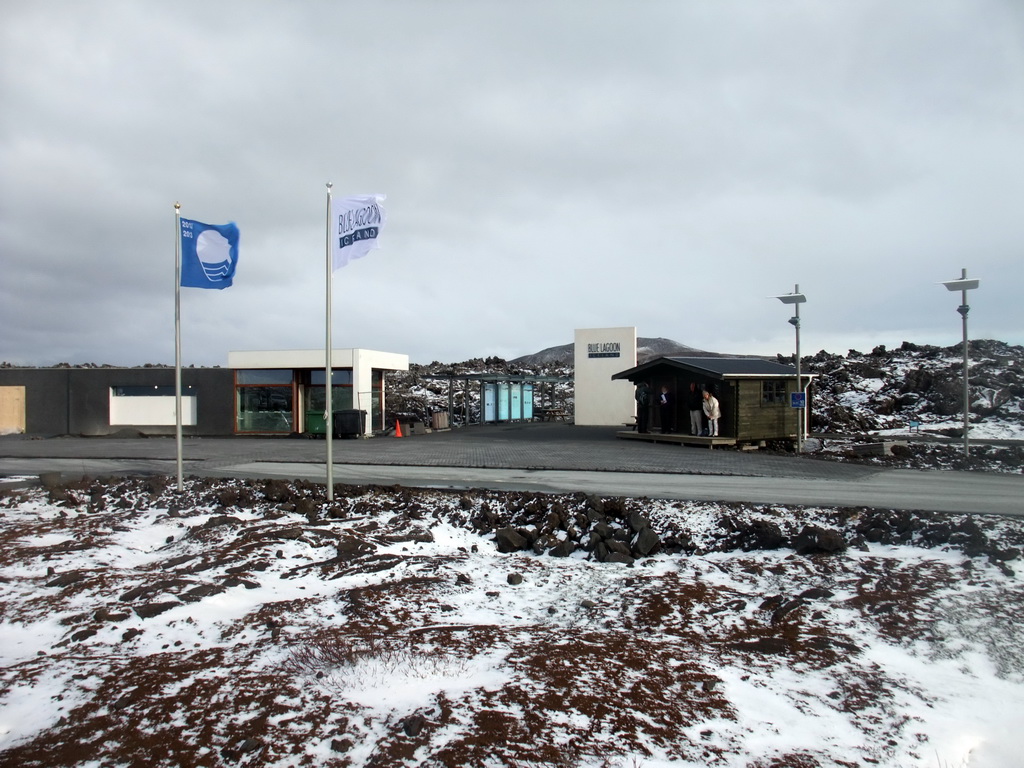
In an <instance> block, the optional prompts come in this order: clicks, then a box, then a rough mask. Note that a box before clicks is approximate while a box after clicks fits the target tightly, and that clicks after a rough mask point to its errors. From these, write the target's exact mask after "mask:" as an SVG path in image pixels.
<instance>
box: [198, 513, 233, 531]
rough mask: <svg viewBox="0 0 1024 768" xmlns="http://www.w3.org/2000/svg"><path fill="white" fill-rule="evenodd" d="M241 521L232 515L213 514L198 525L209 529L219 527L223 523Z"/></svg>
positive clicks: (229, 523) (223, 524)
mask: <svg viewBox="0 0 1024 768" xmlns="http://www.w3.org/2000/svg"><path fill="white" fill-rule="evenodd" d="M241 522H242V521H241V520H239V519H238V518H237V517H234V516H233V515H214V516H213V517H211V518H210V519H209V520H207V521H206V522H205V523H203V524H202V525H201V526H199V527H200V528H204V529H207V530H209V529H210V528H220V527H222V526H225V525H240V524H241Z"/></svg>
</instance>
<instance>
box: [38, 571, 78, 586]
mask: <svg viewBox="0 0 1024 768" xmlns="http://www.w3.org/2000/svg"><path fill="white" fill-rule="evenodd" d="M84 578H85V573H83V572H82V571H68V572H67V573H62V574H60V576H58V577H57V578H55V579H53V580H52V581H48V582H47V583H46V586H48V587H70V586H71V585H72V584H77V583H78V582H80V581H81V580H82V579H84Z"/></svg>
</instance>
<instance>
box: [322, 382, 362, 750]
mask: <svg viewBox="0 0 1024 768" xmlns="http://www.w3.org/2000/svg"><path fill="white" fill-rule="evenodd" d="M325 380H326V379H325ZM354 746H355V742H353V741H352V739H332V740H331V749H332V750H333V751H335V752H348V751H349V750H350V749H352V747H354Z"/></svg>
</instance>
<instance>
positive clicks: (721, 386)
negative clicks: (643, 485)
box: [612, 357, 812, 447]
mask: <svg viewBox="0 0 1024 768" xmlns="http://www.w3.org/2000/svg"><path fill="white" fill-rule="evenodd" d="M801 378H802V380H803V385H804V387H805V388H807V386H808V384H809V382H810V379H811V378H812V377H811V376H810V375H808V374H803V375H802V376H801ZM612 379H628V380H629V381H631V382H632V383H633V384H634V385H636V384H639V383H640V382H642V381H644V382H647V385H648V386H649V387H650V391H651V398H650V400H651V403H650V405H649V406H648V408H649V409H650V411H649V419H648V424H649V433H648V434H643V435H641V434H638V433H637V432H636V431H633V430H623V431H621V432H620V433H619V436H620V437H624V438H633V439H646V440H655V441H665V442H675V443H684V444H689V445H706V446H708V447H714V446H715V445H760V444H763V443H764V442H766V441H775V440H785V441H793V442H795V441H796V437H797V429H798V427H799V424H800V417H801V415H803V414H805V413H806V412H807V411H806V409H799V408H794V407H792V402H791V395H792V394H794V393H797V392H799V391H800V388H799V386H798V385H797V380H796V368H795V367H793V366H790V365H782V364H780V363H775V362H771V361H769V360H762V359H760V358H738V357H659V358H656V359H654V360H650V361H648V362H646V363H644V364H643V365H638V366H636V367H635V368H630V369H628V370H625V371H622V372H620V373H616V374H614V375H613V376H612ZM691 383H693V384H695V385H696V387H697V388H698V389H701V390H704V389H707V390H710V391H711V393H712V394H713V395H714V396H715V397H716V398H718V402H719V406H720V408H721V411H722V418H721V420H720V421H719V425H718V437H717V438H714V437H704V436H701V435H696V436H695V435H692V434H691V433H690V414H689V408H688V407H687V396H688V394H689V392H690V384H691ZM663 386H667V387H668V391H669V395H670V402H671V406H670V409H669V416H668V422H669V424H668V432H667V433H665V432H664V431H663V429H664V425H663V424H662V423H661V421H662V419H661V413H660V411H661V409H660V407H659V405H658V395H659V394H660V393H661V389H662V387H663ZM638 407H639V406H638ZM807 408H808V409H809V408H810V395H809V393H808V398H807ZM701 423H702V425H703V426H706V425H707V422H706V420H703V419H702V422H701Z"/></svg>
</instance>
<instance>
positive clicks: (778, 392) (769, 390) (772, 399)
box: [761, 381, 786, 405]
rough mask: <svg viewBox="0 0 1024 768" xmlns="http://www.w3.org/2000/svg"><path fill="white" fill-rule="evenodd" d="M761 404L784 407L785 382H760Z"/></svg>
mask: <svg viewBox="0 0 1024 768" xmlns="http://www.w3.org/2000/svg"><path fill="white" fill-rule="evenodd" d="M761 404H762V405H785V404H786V382H784V381H762V382H761Z"/></svg>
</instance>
